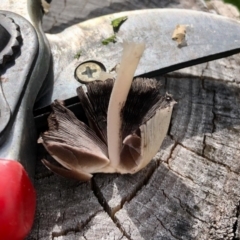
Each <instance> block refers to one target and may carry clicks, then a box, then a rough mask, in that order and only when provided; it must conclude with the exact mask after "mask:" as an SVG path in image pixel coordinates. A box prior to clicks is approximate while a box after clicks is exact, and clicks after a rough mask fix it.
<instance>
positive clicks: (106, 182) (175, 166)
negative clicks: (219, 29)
mask: <svg viewBox="0 0 240 240" xmlns="http://www.w3.org/2000/svg"><path fill="white" fill-rule="evenodd" d="M59 2H60V1H59ZM68 2H70V1H66V3H68ZM86 2H89V4H90V1H86ZM122 2H123V4H125V6H127V4H129V2H124V1H122ZM143 2H145V1H143ZM147 2H149V1H146V3H142V2H141V3H140V1H134V2H133V3H132V2H131V3H132V4H131V5H130V6H129V9H132V6H133V5H134V4H136V5H134V6H137V5H139V6H140V5H141V7H144V6H145V5H144V4H146V6H147ZM150 2H152V3H153V2H154V1H150ZM155 2H156V3H155V4H156V6H157V4H158V1H155ZM164 2H165V3H166V4H165V5H164V4H163V3H164ZM185 2H186V1H181V3H183V4H185ZM167 3H168V4H169V5H168V4H167ZM181 3H180V4H181ZM210 3H211V4H212V5H211V6H215V7H214V8H215V12H218V11H217V10H218V6H219V5H221V12H220V10H219V12H220V13H221V14H225V15H227V14H229V12H232V9H233V8H232V7H230V6H229V5H228V6H226V5H223V4H222V3H221V2H220V1H216V0H215V1H214V0H212V1H211V2H210ZM72 4H73V3H72ZM108 4H109V3H108ZM112 4H113V5H111V4H110V7H109V9H110V10H111V6H113V7H114V6H115V5H114V3H112ZM119 4H120V3H119ZM121 4H122V3H121ZM188 4H189V6H194V7H195V8H196V9H204V5H201V2H200V1H197V0H196V1H189V2H188ZM190 4H192V5H190ZM160 5H161V6H179V3H177V5H174V2H169V1H161V4H160ZM183 6H184V5H183ZM199 6H201V8H199ZM96 8H97V7H96ZM107 9H108V8H106V9H105V10H104V11H110V10H107ZM223 9H224V11H223ZM229 9H230V10H229ZM118 10H119V9H116V11H118ZM69 11H70V10H69ZM234 11H235V10H234ZM69 15H70V13H69ZM90 16H93V15H91V14H90ZM78 20H79V19H78ZM63 22H64V21H63ZM239 59H240V57H239V55H236V56H233V57H230V58H226V59H222V60H218V61H215V62H211V63H206V64H202V65H199V66H195V67H192V68H188V69H184V70H181V71H178V72H174V73H172V74H170V75H168V76H165V77H161V78H159V81H161V82H162V84H163V89H162V91H163V92H165V91H168V92H169V93H171V94H173V96H174V98H175V99H176V100H177V101H178V104H177V105H176V106H175V108H174V112H173V118H172V122H171V126H170V130H169V134H168V136H167V137H166V139H165V141H164V143H163V146H162V148H161V150H160V151H159V153H158V154H157V155H156V157H155V158H154V159H155V160H156V162H152V163H151V164H150V165H149V166H148V167H147V168H146V169H144V170H142V171H141V172H139V173H138V174H136V175H117V174H97V175H95V176H94V178H93V180H92V181H91V182H90V183H78V182H75V181H70V180H66V179H62V178H60V177H58V176H56V175H53V174H52V173H50V172H49V171H48V170H47V169H45V168H44V167H43V166H42V164H41V163H40V162H39V163H38V166H37V173H36V179H35V186H36V189H37V191H38V208H37V215H36V220H35V224H34V227H33V230H32V233H31V234H30V236H29V237H28V240H30V239H31V240H34V239H42V240H43V239H54V240H60V239H61V240H63V239H64V240H65V239H72V240H75V239H81V240H82V239H84V240H86V239H87V240H90V239H106V240H112V239H131V240H140V239H146V240H150V239H151V240H152V239H164V240H167V239H169V240H170V239H189V240H190V239H197V240H198V239H199V240H202V239H206V240H209V239H214V240H217V239H229V240H230V239H231V240H237V239H240V138H239V136H240V108H239V106H240V85H239V82H240V78H239V76H240V75H239V71H240V67H239V63H240V60H239ZM44 154H45V153H44V151H43V150H42V149H40V150H39V158H41V157H42V156H43V155H44Z"/></svg>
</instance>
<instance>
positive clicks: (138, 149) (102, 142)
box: [38, 43, 176, 181]
mask: <svg viewBox="0 0 240 240" xmlns="http://www.w3.org/2000/svg"><path fill="white" fill-rule="evenodd" d="M124 51H125V53H124V54H123V57H122V61H121V63H120V70H119V71H118V77H117V78H116V80H114V79H107V80H105V81H93V82H90V83H88V84H86V89H85V90H84V88H83V87H82V86H80V87H79V88H78V89H77V94H78V97H79V100H80V104H81V105H82V108H83V109H84V112H85V114H86V117H87V119H88V123H87V124H85V123H83V122H81V121H80V120H78V119H77V118H76V116H75V115H74V114H73V113H72V112H71V111H70V110H68V109H67V108H66V107H64V105H63V103H62V102H60V101H58V100H55V101H54V103H53V104H52V110H53V112H52V113H51V115H50V116H49V118H48V125H49V130H48V131H46V132H44V133H43V134H41V136H40V138H39V140H38V142H39V143H42V144H43V145H44V147H45V148H46V150H47V151H48V152H49V154H50V155H51V156H52V157H53V158H54V159H55V160H56V161H57V162H58V163H59V164H60V166H56V165H54V164H52V163H50V162H48V161H47V160H43V164H44V165H45V166H46V167H47V168H49V169H50V170H52V171H53V172H56V173H57V174H60V175H62V176H65V177H71V178H76V179H79V180H82V181H86V180H88V179H90V178H91V177H92V174H94V173H98V172H104V173H113V172H118V173H122V174H124V173H131V174H133V173H135V172H137V171H139V170H141V169H142V168H144V167H145V166H146V165H147V164H148V163H149V162H150V161H151V159H152V158H153V157H154V156H155V154H156V153H157V151H158V150H159V148H160V146H161V144H162V141H163V139H164V138H165V136H166V134H167V131H168V127H169V123H170V120H171V114H172V109H173V106H174V104H175V103H176V102H175V101H174V100H173V98H172V96H171V95H169V94H166V95H165V96H161V95H160V87H161V85H160V83H159V82H158V81H157V80H155V79H146V78H136V79H134V80H133V76H134V72H135V70H136V68H137V65H138V62H139V60H140V57H141V55H142V52H143V45H139V44H133V43H131V44H130V45H127V48H125V50H124ZM131 55H133V57H131ZM129 60H130V63H129ZM126 61H127V62H126ZM121 66H123V67H122V68H121ZM124 69H125V70H126V71H128V73H125V72H124ZM126 80H127V83H126Z"/></svg>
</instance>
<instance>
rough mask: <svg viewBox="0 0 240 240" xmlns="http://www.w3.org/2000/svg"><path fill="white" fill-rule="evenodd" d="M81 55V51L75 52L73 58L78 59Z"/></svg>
mask: <svg viewBox="0 0 240 240" xmlns="http://www.w3.org/2000/svg"><path fill="white" fill-rule="evenodd" d="M81 55H82V51H81V50H79V51H77V53H76V54H75V55H74V58H76V59H79V58H80V57H81Z"/></svg>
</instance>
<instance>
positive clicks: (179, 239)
mask: <svg viewBox="0 0 240 240" xmlns="http://www.w3.org/2000/svg"><path fill="white" fill-rule="evenodd" d="M155 218H156V219H157V220H158V222H159V223H160V224H161V226H162V227H163V228H164V229H165V230H166V231H168V232H169V233H170V234H171V236H172V237H174V238H175V239H178V240H181V238H178V237H177V236H175V235H174V234H173V233H172V231H171V230H170V229H168V228H166V227H165V226H164V224H163V222H162V221H161V220H160V219H159V218H158V217H157V216H156V215H155Z"/></svg>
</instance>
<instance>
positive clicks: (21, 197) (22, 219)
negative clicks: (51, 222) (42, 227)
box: [0, 159, 36, 240]
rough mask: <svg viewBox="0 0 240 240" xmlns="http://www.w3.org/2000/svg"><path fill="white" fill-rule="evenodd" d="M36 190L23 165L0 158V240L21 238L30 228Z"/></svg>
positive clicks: (18, 239) (19, 239) (17, 239)
mask: <svg viewBox="0 0 240 240" xmlns="http://www.w3.org/2000/svg"><path fill="white" fill-rule="evenodd" d="M35 207H36V192H35V190H34V187H33V185H32V183H31V181H30V179H29V177H28V175H27V173H26V171H25V170H24V168H23V166H22V165H21V164H20V163H19V162H17V161H12V160H3V159H0V240H23V239H24V238H25V237H26V236H27V234H28V233H29V231H30V230H31V227H32V224H33V219H34V213H35Z"/></svg>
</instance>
